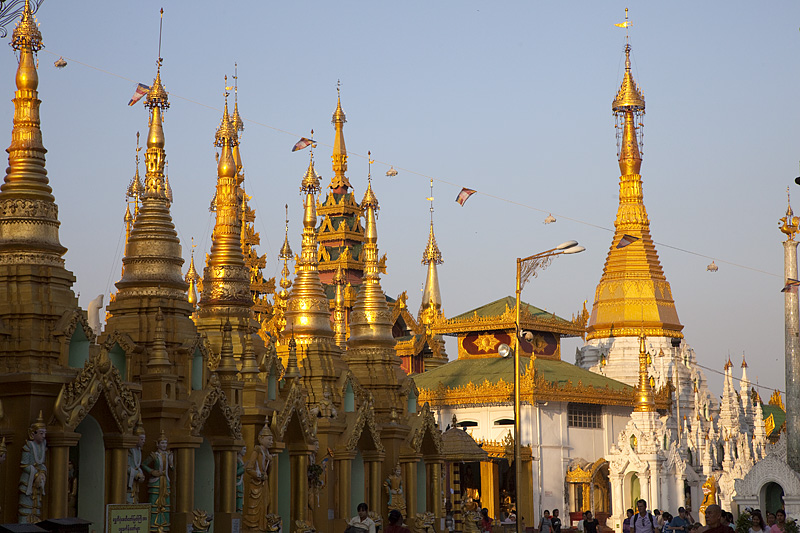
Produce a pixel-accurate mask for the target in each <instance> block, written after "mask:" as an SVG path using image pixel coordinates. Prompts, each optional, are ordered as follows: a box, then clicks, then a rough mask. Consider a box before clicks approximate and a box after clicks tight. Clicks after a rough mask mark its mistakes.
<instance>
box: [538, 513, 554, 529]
mask: <svg viewBox="0 0 800 533" xmlns="http://www.w3.org/2000/svg"><path fill="white" fill-rule="evenodd" d="M552 531H553V521H552V520H550V511H548V510H547V509H545V510H544V515H543V516H542V519H541V520H540V521H539V533H552Z"/></svg>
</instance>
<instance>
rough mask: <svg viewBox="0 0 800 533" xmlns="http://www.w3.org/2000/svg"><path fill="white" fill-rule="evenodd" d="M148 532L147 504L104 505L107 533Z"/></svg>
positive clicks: (148, 516)
mask: <svg viewBox="0 0 800 533" xmlns="http://www.w3.org/2000/svg"><path fill="white" fill-rule="evenodd" d="M149 530H150V505H149V504H146V503H145V504H134V505H128V504H109V505H106V532H107V533H147V532H148V531H149Z"/></svg>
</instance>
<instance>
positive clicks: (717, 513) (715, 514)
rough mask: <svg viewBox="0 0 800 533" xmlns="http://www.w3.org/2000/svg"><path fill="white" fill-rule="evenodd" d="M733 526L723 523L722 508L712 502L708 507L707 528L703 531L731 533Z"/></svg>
mask: <svg viewBox="0 0 800 533" xmlns="http://www.w3.org/2000/svg"><path fill="white" fill-rule="evenodd" d="M730 531H731V528H729V527H728V526H726V525H724V524H723V523H722V509H720V507H719V505H717V504H711V505H709V506H708V507H706V530H705V531H704V532H703V533H730Z"/></svg>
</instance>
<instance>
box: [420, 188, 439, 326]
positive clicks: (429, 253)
mask: <svg viewBox="0 0 800 533" xmlns="http://www.w3.org/2000/svg"><path fill="white" fill-rule="evenodd" d="M428 200H429V201H430V203H431V207H430V211H431V228H430V232H429V233H428V244H427V245H426V246H425V250H424V251H423V252H422V264H423V265H428V275H427V277H426V278H425V290H424V292H423V293H422V305H421V306H420V308H419V317H420V319H421V321H422V323H423V324H425V325H426V326H430V325H431V324H432V323H433V320H434V318H435V317H436V315H438V314H440V313H441V308H442V294H441V292H440V291H439V273H438V271H437V268H436V266H437V265H441V264H442V263H443V262H444V261H443V260H442V252H441V251H439V246H438V245H437V244H436V235H434V233H433V180H431V195H430V196H429V197H428Z"/></svg>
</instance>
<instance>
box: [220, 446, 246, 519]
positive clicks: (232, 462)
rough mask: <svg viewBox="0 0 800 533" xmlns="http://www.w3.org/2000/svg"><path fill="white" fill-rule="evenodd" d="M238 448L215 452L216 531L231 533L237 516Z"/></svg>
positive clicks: (229, 447) (227, 448) (226, 447)
mask: <svg viewBox="0 0 800 533" xmlns="http://www.w3.org/2000/svg"><path fill="white" fill-rule="evenodd" d="M239 448H240V447H238V446H225V447H224V448H222V449H219V448H218V449H216V450H214V463H215V468H214V485H215V487H216V490H215V496H216V498H215V500H216V502H215V505H216V509H215V510H214V531H216V532H217V533H231V531H233V520H234V519H237V518H239V515H237V514H236V451H237V450H238V449H239Z"/></svg>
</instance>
